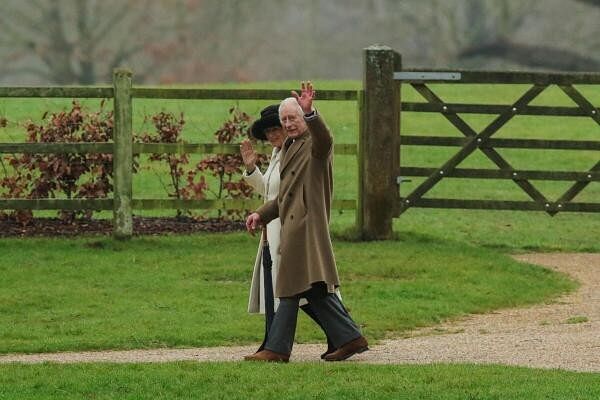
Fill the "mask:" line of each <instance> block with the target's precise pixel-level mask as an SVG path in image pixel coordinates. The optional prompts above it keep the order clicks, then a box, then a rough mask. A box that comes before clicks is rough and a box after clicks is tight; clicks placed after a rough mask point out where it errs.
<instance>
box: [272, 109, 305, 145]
mask: <svg viewBox="0 0 600 400" xmlns="http://www.w3.org/2000/svg"><path fill="white" fill-rule="evenodd" d="M279 119H280V120H281V125H282V126H283V129H284V130H285V133H286V134H287V136H288V137H291V138H292V139H295V138H297V137H298V136H300V135H302V134H303V133H304V132H305V131H306V129H307V126H306V122H304V118H302V116H301V115H300V113H299V112H298V109H297V108H296V107H294V106H291V105H285V106H283V108H282V109H281V112H280V113H279Z"/></svg>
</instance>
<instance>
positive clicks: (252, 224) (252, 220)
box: [246, 213, 261, 236]
mask: <svg viewBox="0 0 600 400" xmlns="http://www.w3.org/2000/svg"><path fill="white" fill-rule="evenodd" d="M260 225H261V222H260V214H258V213H252V214H250V215H249V216H248V218H246V229H247V230H248V232H250V234H251V235H252V236H254V232H256V229H257V228H258V227H259V226H260Z"/></svg>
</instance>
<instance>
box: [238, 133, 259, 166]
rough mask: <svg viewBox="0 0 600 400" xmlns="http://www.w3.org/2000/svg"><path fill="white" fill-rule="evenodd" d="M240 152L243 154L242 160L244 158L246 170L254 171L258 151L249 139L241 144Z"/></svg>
mask: <svg viewBox="0 0 600 400" xmlns="http://www.w3.org/2000/svg"><path fill="white" fill-rule="evenodd" d="M240 153H241V154H242V160H244V165H245V166H246V171H248V172H252V171H254V168H255V167H256V152H255V151H254V149H253V148H252V143H251V142H250V141H249V140H248V139H245V140H244V141H243V142H242V144H241V145H240Z"/></svg>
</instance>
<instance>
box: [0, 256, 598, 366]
mask: <svg viewBox="0 0 600 400" xmlns="http://www.w3.org/2000/svg"><path fill="white" fill-rule="evenodd" d="M515 258H516V259H518V260H520V261H524V262H528V263H532V264H539V265H543V266H545V267H548V268H551V269H554V270H556V271H560V272H564V273H566V274H568V275H570V276H571V277H573V278H574V279H576V280H578V281H579V282H580V283H581V287H580V288H579V289H578V290H577V291H576V292H574V293H572V294H569V295H566V296H562V297H560V298H558V299H555V300H554V301H552V302H551V303H548V304H542V305H536V306H532V307H527V308H517V309H507V310H499V311H496V312H493V313H490V314H482V315H472V316H469V317H467V318H464V319H461V320H458V321H452V322H448V323H445V324H441V325H436V326H434V327H430V328H426V329H421V330H416V331H413V332H411V333H410V337H408V338H405V339H394V340H385V341H382V342H380V343H379V344H378V345H376V346H371V351H368V352H366V353H363V354H361V355H358V356H356V357H353V358H352V359H351V360H349V361H348V362H358V363H373V364H389V363H400V364H406V363H410V364H423V363H438V362H444V363H481V364H490V363H491V364H505V365H519V366H527V367H536V368H560V369H565V370H573V371H594V372H600V254H591V253H577V254H567V253H556V254H554V253H553V254H524V255H518V256H515ZM255 348H256V346H235V347H211V348H192V349H160V350H131V351H102V352H82V353H52V354H31V355H25V354H9V355H3V356H0V363H6V362H24V363H38V362H44V361H50V362H60V363H74V362H126V363H129V362H167V361H176V360H195V361H239V360H240V359H241V357H242V356H243V355H246V354H250V353H252V352H253V351H254V350H255ZM323 350H324V346H323V345H316V344H302V345H300V344H299V345H296V346H294V353H293V355H292V361H317V360H319V354H320V353H321V352H322V351H323Z"/></svg>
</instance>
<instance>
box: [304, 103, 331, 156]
mask: <svg viewBox="0 0 600 400" xmlns="http://www.w3.org/2000/svg"><path fill="white" fill-rule="evenodd" d="M304 120H305V121H306V125H307V126H308V131H309V132H310V135H311V137H312V143H313V144H312V150H311V153H312V155H313V157H315V158H320V159H326V158H327V157H328V156H329V154H330V153H331V149H332V148H333V137H332V136H331V133H330V132H329V128H327V125H325V121H323V118H321V116H320V115H319V114H317V113H316V111H315V114H314V115H313V116H310V117H305V118H304Z"/></svg>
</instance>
